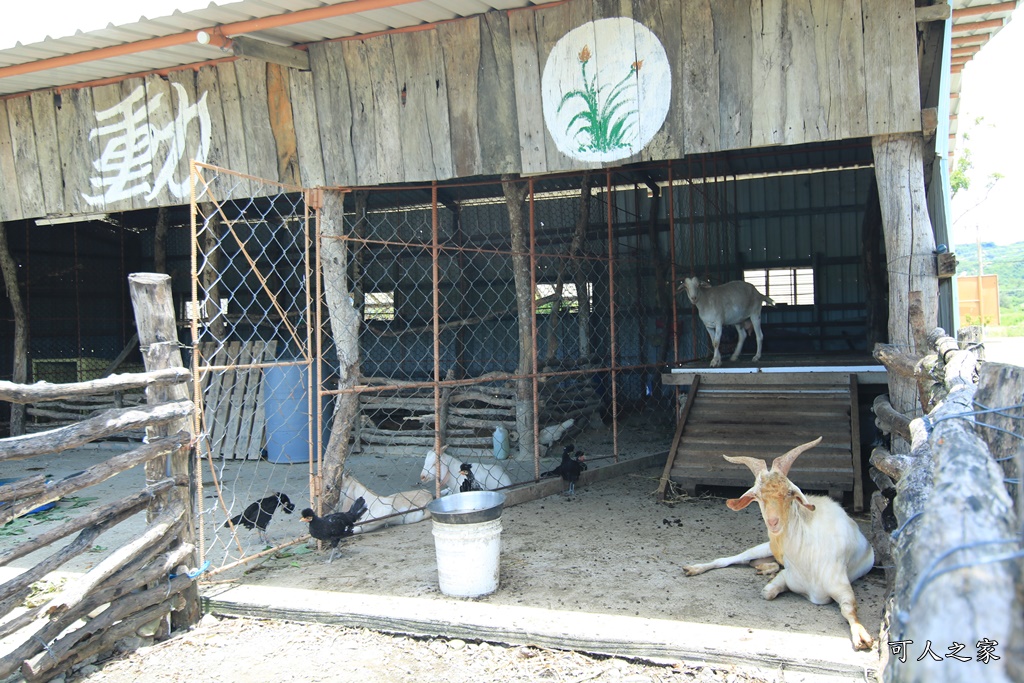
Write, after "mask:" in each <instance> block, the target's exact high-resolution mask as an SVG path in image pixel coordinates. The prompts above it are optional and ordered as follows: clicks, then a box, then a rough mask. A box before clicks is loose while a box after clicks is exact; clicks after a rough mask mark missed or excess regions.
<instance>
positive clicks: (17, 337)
mask: <svg viewBox="0 0 1024 683" xmlns="http://www.w3.org/2000/svg"><path fill="white" fill-rule="evenodd" d="M0 272H2V273H3V279H4V284H5V285H6V288H7V300H8V301H10V303H11V311H12V312H13V313H14V359H13V364H14V366H13V369H14V372H13V376H12V377H11V381H13V382H14V383H16V384H24V383H25V382H27V381H28V312H27V311H26V310H25V303H24V302H23V301H22V299H21V288H20V286H19V285H18V266H17V264H16V263H15V262H14V256H13V255H12V254H11V248H10V245H9V244H8V242H7V227H6V225H5V224H4V223H3V222H0ZM24 433H25V406H24V405H22V404H20V403H13V404H11V436H21V435H22V434H24Z"/></svg>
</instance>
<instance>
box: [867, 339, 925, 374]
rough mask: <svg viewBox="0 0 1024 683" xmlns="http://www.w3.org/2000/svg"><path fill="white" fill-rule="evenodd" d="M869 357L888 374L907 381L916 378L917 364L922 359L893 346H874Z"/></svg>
mask: <svg viewBox="0 0 1024 683" xmlns="http://www.w3.org/2000/svg"><path fill="white" fill-rule="evenodd" d="M871 355H872V356H873V357H874V358H875V360H877V361H878V362H879V363H881V364H882V365H884V366H885V369H886V370H888V371H889V372H892V373H895V374H897V375H899V376H900V377H906V378H908V379H914V378H915V377H916V375H917V364H918V362H919V361H920V360H921V358H922V356H916V355H912V354H909V353H904V352H903V351H901V350H900V348H899V347H898V346H896V345H894V344H875V348H874V350H873V351H872V352H871Z"/></svg>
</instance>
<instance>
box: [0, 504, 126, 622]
mask: <svg viewBox="0 0 1024 683" xmlns="http://www.w3.org/2000/svg"><path fill="white" fill-rule="evenodd" d="M136 512H138V510H132V509H128V510H122V511H120V512H119V513H118V514H116V515H114V516H112V517H107V518H106V519H103V520H101V521H99V522H97V523H96V524H94V525H92V526H90V527H87V528H86V529H84V530H83V531H82V533H80V534H79V535H78V537H77V538H75V540H74V541H72V542H71V543H69V544H67V545H66V546H64V547H63V548H61V549H60V550H59V551H57V552H55V553H53V554H52V555H50V556H49V557H47V558H46V559H45V560H43V561H41V562H39V563H38V564H36V565H35V566H34V567H32V568H31V569H29V570H27V571H24V572H22V573H21V574H18V575H17V576H15V577H14V578H12V579H11V580H9V581H7V582H6V583H4V584H3V585H0V613H3V614H6V613H7V612H9V611H10V610H11V609H12V608H13V607H14V606H15V605H16V604H17V602H20V600H18V601H15V604H10V603H11V602H12V601H11V596H12V595H14V594H15V593H19V592H20V591H22V590H23V589H26V588H28V587H29V586H30V585H31V584H33V583H35V582H36V581H38V580H39V579H41V578H43V577H44V576H46V575H47V574H49V573H50V572H52V571H54V570H55V569H57V568H58V567H62V566H63V565H64V563H65V562H67V561H68V560H70V559H71V558H73V557H77V556H78V555H81V554H82V553H84V552H85V551H86V550H88V549H89V548H91V547H92V546H93V543H94V542H95V541H96V538H97V537H98V536H99V535H100V534H101V533H103V532H104V531H106V530H107V529H109V528H111V527H113V526H115V525H117V524H120V523H121V522H123V521H124V520H126V519H128V518H129V517H131V516H132V515H134V514H135V513H136Z"/></svg>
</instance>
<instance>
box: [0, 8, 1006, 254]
mask: <svg viewBox="0 0 1024 683" xmlns="http://www.w3.org/2000/svg"><path fill="white" fill-rule="evenodd" d="M230 2H231V0H218V1H217V2H215V3H213V4H220V5H225V4H230ZM6 4H7V5H8V6H6V7H5V8H4V20H3V21H2V22H0V49H2V48H6V47H11V46H13V45H14V44H15V42H17V41H21V42H22V43H23V44H29V43H34V42H38V41H40V40H43V39H44V38H45V37H46V36H47V35H49V36H51V37H55V38H56V37H61V36H66V35H72V34H74V32H75V31H76V30H78V29H81V30H83V31H90V30H96V29H100V28H103V27H105V26H106V25H107V23H115V24H120V23H130V22H134V21H137V20H138V19H139V17H140V16H142V15H145V16H147V17H151V18H153V17H161V16H167V15H169V14H171V13H172V12H173V11H174V10H175V9H180V10H182V11H189V10H194V9H199V8H201V7H206V6H207V5H209V4H211V0H28V1H27V2H12V1H11V0H8V2H7V3H6ZM1021 64H1024V10H1022V9H1017V10H1016V11H1015V12H1014V15H1013V21H1011V22H1010V23H1009V24H1008V25H1007V26H1005V27H1004V28H1003V29H1002V30H1001V31H1000V32H999V33H997V34H996V35H995V37H994V38H992V40H990V41H989V42H988V44H987V45H985V46H984V47H983V48H982V50H981V52H980V53H979V54H978V55H977V56H976V57H975V58H974V59H973V60H971V61H970V62H969V63H968V64H967V66H966V67H965V68H964V71H963V80H962V85H961V92H960V112H959V114H960V115H959V121H958V130H957V135H958V136H959V137H958V139H957V143H956V150H957V152H958V153H960V152H962V151H963V150H965V149H969V150H970V151H971V161H972V162H973V164H974V167H973V169H972V170H971V172H970V173H969V177H970V179H971V188H970V189H969V190H967V191H961V192H959V193H957V196H956V197H954V198H953V201H952V211H953V214H952V215H953V243H954V244H964V243H969V242H974V241H975V239H977V238H978V237H979V236H980V238H981V241H983V242H996V243H997V244H1011V243H1013V242H1019V241H1024V218H1022V212H1021V210H1020V206H1019V202H1020V198H1021V197H1024V125H1021V122H1020V120H1019V117H1020V113H1021V112H1022V111H1024V88H1021V87H1019V86H1017V84H1016V81H1017V78H1018V76H1017V74H1019V66H1020V65H1021ZM965 135H966V136H968V137H967V139H965V138H964V136H965ZM993 174H1000V175H1001V176H1002V177H1001V178H1000V179H999V180H998V181H997V182H996V183H995V185H994V186H993V187H992V188H991V190H988V189H987V187H986V186H987V185H988V183H989V179H990V178H991V177H992V175H993Z"/></svg>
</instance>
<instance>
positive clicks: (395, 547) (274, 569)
mask: <svg viewBox="0 0 1024 683" xmlns="http://www.w3.org/2000/svg"><path fill="white" fill-rule="evenodd" d="M598 431H599V430H598ZM606 437H607V435H605V434H600V433H597V434H594V435H591V438H592V439H594V440H595V442H599V441H600V440H601V439H604V438H606ZM670 438H671V433H670V431H668V434H667V435H666V426H665V425H656V424H653V423H648V422H643V421H638V422H634V423H632V424H630V425H628V426H625V427H624V428H623V429H622V430H620V443H621V444H622V447H621V449H622V452H623V455H624V456H625V457H627V458H628V457H629V456H630V455H633V456H634V457H635V456H636V455H640V454H650V453H653V452H657V451H658V450H664V449H666V448H667V446H668V440H669V439H670ZM798 441H799V439H796V440H795V442H798ZM589 449H590V450H589V452H590V453H595V454H599V453H600V452H601V451H600V447H598V446H589ZM774 455H777V454H765V457H766V458H770V457H773V456H774ZM99 457H101V455H100V454H99V453H91V454H90V453H84V454H83V453H81V452H76V453H73V454H71V453H69V454H65V456H64V457H62V458H55V459H53V461H52V462H48V463H44V464H41V463H35V466H44V467H46V468H48V469H47V471H48V472H49V471H50V470H53V473H54V475H55V476H62V472H61V471H62V470H64V469H71V470H72V471H75V469H74V468H77V469H82V465H83V464H88V461H89V460H94V459H97V458H99ZM595 465H596V463H595ZM246 467H262V468H264V469H263V470H260V471H261V472H267V470H266V469H265V468H266V463H265V462H264V463H257V464H251V465H246V464H244V463H241V464H235V463H232V464H231V468H234V469H235V470H236V471H235V472H232V473H231V474H230V476H231V477H234V478H235V481H239V482H241V481H250V480H253V479H255V478H254V477H249V475H245V476H243V475H242V474H241V473H242V471H243V470H244V469H245V468H246ZM290 467H292V468H294V469H293V470H292V472H291V473H290V474H288V475H287V477H288V481H290V482H292V483H293V484H294V485H295V486H297V487H298V486H301V485H302V484H303V483H304V480H305V476H306V475H304V473H303V471H304V470H305V469H306V466H304V465H293V466H290ZM275 471H276V472H278V473H277V474H276V475H275V476H283V475H280V473H279V471H278V470H275ZM416 473H418V470H417V472H416ZM660 474H661V467H660V466H659V467H655V468H648V469H645V470H642V471H639V472H635V473H632V474H627V475H624V476H620V477H616V478H613V479H608V480H605V481H600V482H597V483H594V484H591V485H588V486H583V487H578V489H577V493H576V494H575V495H574V496H571V497H570V496H566V495H555V496H550V497H547V498H542V499H538V500H533V501H530V502H527V503H522V504H519V505H514V506H506V507H505V509H504V511H503V513H502V516H501V523H502V528H503V530H502V533H501V555H500V585H499V588H498V590H497V591H496V592H495V593H493V594H491V595H488V596H484V597H481V598H477V599H475V600H471V601H468V602H480V603H483V604H486V605H494V606H505V605H507V606H522V607H531V608H542V609H548V610H558V611H570V612H574V613H579V614H581V615H584V616H589V615H594V617H595V618H600V615H623V616H630V617H640V618H644V619H653V620H668V621H672V622H690V623H696V624H719V625H728V626H736V627H745V628H751V629H764V630H767V631H772V632H777V633H778V634H781V635H782V636H785V635H786V634H794V636H802V637H807V636H815V637H822V638H826V639H830V640H832V641H834V640H835V639H837V638H841V639H848V634H849V631H848V627H847V625H846V622H845V620H844V619H843V618H842V616H841V615H840V613H839V609H838V606H836V605H835V604H834V603H833V604H830V605H825V606H816V605H813V604H811V603H810V602H809V601H807V600H806V599H804V598H803V597H801V596H797V595H793V594H784V595H782V596H780V597H779V598H778V599H776V600H774V601H771V602H768V601H765V600H763V599H761V597H760V591H761V588H762V587H763V585H764V584H765V583H766V582H767V580H768V579H767V578H766V577H762V576H757V575H756V574H755V572H754V570H753V569H751V568H749V567H746V566H743V567H732V568H727V569H721V570H716V571H712V572H709V573H707V574H704V575H701V576H698V577H693V578H686V577H684V576H683V573H682V571H681V567H682V566H683V565H685V564H688V563H691V562H695V561H706V560H709V559H712V558H714V557H718V556H722V555H726V554H733V553H736V552H739V551H741V550H744V549H746V548H748V547H750V546H752V545H755V544H757V543H760V542H762V541H763V540H764V537H765V531H764V523H763V522H762V520H761V518H760V515H759V513H758V511H757V509H756V507H755V506H751V507H749V508H747V509H746V510H743V511H741V512H732V511H730V510H729V509H727V508H726V506H725V503H724V496H726V495H734V494H735V493H736V492H735V491H724V490H714V491H709V492H704V493H703V494H702V495H699V496H698V497H695V498H688V497H679V498H675V499H674V500H672V501H671V502H669V503H667V504H666V503H659V502H658V501H657V500H656V496H655V492H656V489H657V485H658V479H659V477H660ZM13 476H17V474H15V475H13ZM412 476H415V473H414V475H412ZM133 477H134V478H138V479H139V481H135V479H134V478H133ZM246 477H248V478H246ZM267 481H268V482H269V481H270V480H267ZM140 482H141V475H137V474H136V473H126V474H124V475H119V476H118V477H115V479H113V480H111V482H110V483H109V484H107V485H104V487H95V489H96V490H95V491H93V490H90V495H96V496H99V497H100V500H99V501H96V502H97V503H98V502H101V501H102V499H103V498H104V497H106V496H117V495H119V493H118V491H119V488H120V487H123V486H125V485H130V486H135V485H137V484H140ZM115 484H116V485H115ZM307 485H308V484H307ZM264 486H273V484H270V483H265V484H264ZM120 490H123V488H121V489H120ZM271 490H274V489H273V488H271ZM207 493H209V492H207ZM250 495H251V494H250V493H249V492H248V491H245V492H242V493H239V494H238V497H239V499H245V498H248V497H250ZM297 498H298V500H302V499H301V496H297ZM79 504H82V502H81V501H79ZM85 504H92V503H88V502H87V503H85ZM63 507H67V504H66V503H64V502H62V503H61V505H59V506H58V508H57V512H61V510H62V508H63ZM300 507H301V505H300ZM298 518H299V515H298V514H297V513H296V514H292V515H282V514H278V515H276V516H275V518H274V521H273V523H272V525H271V527H270V530H271V532H272V534H273V536H274V537H275V538H276V539H278V540H283V539H287V538H295V537H298V536H299V535H301V534H304V533H305V532H306V528H305V525H304V524H303V523H302V522H301V521H300V520H299V519H298ZM221 519H222V518H221ZM136 522H138V524H140V525H141V521H139V520H129V522H126V523H124V524H122V525H119V526H118V527H116V528H115V530H114V531H113V532H108V534H104V535H103V536H101V537H100V539H99V541H98V547H99V548H102V549H103V550H98V551H97V552H96V553H85V554H84V555H82V556H80V557H79V558H76V561H75V562H74V563H73V564H72V565H70V566H68V567H67V570H68V571H70V572H76V571H77V572H80V571H84V570H87V569H88V568H89V566H91V565H92V564H94V563H95V562H97V561H98V560H99V559H101V558H102V557H103V556H104V555H105V552H104V550H105V549H107V548H114V547H117V544H118V542H119V540H120V538H119V536H118V534H129V533H137V531H138V529H134V530H133V528H132V525H133V524H135V523H136ZM858 522H859V523H860V524H861V526H862V528H863V529H864V530H865V531H867V519H866V517H864V516H860V517H858ZM43 528H45V525H40V528H39V529H29V530H28V531H27V533H30V534H33V535H34V534H35V533H37V532H38V531H40V530H42V529H43ZM210 528H211V529H212V528H213V524H211V525H210ZM431 529H432V524H431V522H429V521H426V522H421V523H418V524H413V525H408V526H399V527H392V528H389V529H383V530H378V531H374V532H370V533H368V534H362V535H357V536H354V537H352V538H350V539H347V540H346V542H345V543H344V545H343V546H342V547H341V548H340V549H339V552H338V555H337V557H336V559H335V560H334V562H333V563H332V564H326V562H325V559H326V556H325V555H323V554H321V553H320V552H318V551H317V550H316V549H315V548H310V547H309V546H308V545H307V544H305V543H300V544H297V545H292V546H290V547H288V548H285V549H284V550H281V551H279V552H276V553H273V554H270V555H267V556H266V557H264V558H262V559H260V560H257V561H255V562H251V563H248V564H245V565H242V566H239V567H238V568H236V569H232V570H228V571H226V572H221V573H218V574H216V575H215V576H213V577H208V580H207V581H206V582H205V583H203V584H202V592H203V593H204V595H205V596H206V597H208V598H210V599H213V600H220V601H230V600H231V595H232V594H231V591H232V590H233V589H234V588H235V587H236V586H243V587H248V586H256V587H260V588H262V589H267V590H271V589H275V588H278V587H280V588H294V589H308V590H310V591H313V590H315V591H330V592H331V593H332V594H342V595H343V594H361V595H362V594H365V595H379V596H400V597H408V598H416V599H424V600H437V601H438V605H439V606H442V605H443V601H445V600H449V601H450V600H452V599H451V598H448V597H447V596H444V595H443V594H442V593H441V592H440V589H439V586H438V582H437V569H436V566H437V565H436V555H435V547H434V541H433V536H432V532H431ZM208 533H213V531H210V532H208ZM216 534H217V538H215V539H213V540H212V541H211V540H210V539H207V543H208V544H211V545H210V546H208V547H213V548H215V549H216V548H225V549H226V548H228V547H230V546H231V545H232V544H233V541H232V542H227V541H226V540H224V539H222V538H221V537H225V536H227V535H229V530H226V529H217V530H216ZM239 541H240V542H241V543H242V545H243V547H244V549H245V551H246V552H247V553H252V552H255V551H259V550H262V548H263V546H262V544H260V543H259V540H258V538H257V537H256V534H255V533H253V532H248V531H245V530H241V535H240V536H239ZM10 542H17V537H7V538H0V544H6V543H10ZM218 544H220V545H218ZM208 557H212V558H213V559H214V560H215V564H214V566H215V567H216V566H223V565H224V564H225V563H227V561H228V560H230V559H231V558H230V557H229V556H228V555H224V556H218V555H217V553H216V552H214V553H210V554H208ZM36 561H38V558H37V557H33V556H29V557H27V558H23V559H22V560H19V561H18V562H17V563H16V564H17V565H19V566H22V567H26V566H31V565H32V564H34V562H36ZM9 571H12V570H11V569H10V568H0V580H4V579H5V576H4V572H9ZM884 584H885V582H884V576H883V573H882V571H881V570H880V569H876V570H874V571H873V572H871V573H870V574H869V575H868V576H866V577H864V578H862V579H861V580H859V581H858V582H857V583H856V584H855V585H854V589H855V591H856V595H857V599H858V601H859V603H860V615H861V619H862V621H863V622H864V625H865V626H866V628H867V629H868V631H869V632H870V633H872V634H877V633H878V631H879V625H880V619H881V615H882V610H883V602H884V599H885V595H884V590H885V585H884ZM876 650H877V646H876ZM369 653H377V654H372V655H371V654H369ZM857 656H858V657H861V659H860V660H858V666H859V665H860V664H861V663H862V664H863V668H864V669H865V670H869V669H872V668H874V667H875V666H876V664H877V651H872V652H870V653H859V654H858V655H857ZM90 672H91V673H90ZM85 673H86V674H89V675H88V676H87V678H86V680H89V681H94V680H95V681H128V680H129V679H131V680H146V681H150V680H152V681H160V680H168V681H169V680H186V678H190V677H202V678H209V679H214V680H224V681H235V680H237V681H259V680H268V681H269V680H274V681H278V680H294V681H314V680H338V681H347V680H357V679H358V680H360V681H444V682H445V683H458V682H459V681H470V680H473V681H479V680H509V681H516V680H552V681H585V680H597V681H606V680H607V681H611V680H617V681H638V682H639V681H659V680H687V681H690V680H697V681H701V680H708V681H712V680H713V681H728V680H733V681H757V680H770V681H775V680H780V681H781V680H787V681H794V680H808V679H801V678H795V677H794V675H793V674H792V672H790V674H789V675H788V676H786V675H783V674H780V673H779V672H778V671H774V672H773V671H760V672H754V673H749V672H745V671H736V670H730V669H727V668H721V667H719V668H715V667H706V666H702V665H701V663H699V662H676V665H675V666H670V665H669V666H663V665H660V664H659V665H654V664H650V663H637V662H629V661H625V660H615V659H607V658H603V657H599V656H585V655H582V654H578V653H572V652H563V651H559V650H551V651H549V650H543V649H533V648H525V647H518V646H513V647H504V646H501V645H488V644H484V643H478V642H475V641H474V639H473V638H469V637H465V638H463V639H461V640H459V639H455V640H449V639H447V638H433V639H425V640H417V639H412V638H406V637H400V636H387V635H383V634H379V633H373V632H370V631H366V630H361V629H352V628H342V627H334V626H327V625H323V624H301V625H299V624H293V623H288V622H276V623H265V622H252V621H249V620H234V619H230V620H225V621H223V622H219V623H215V624H210V623H207V624H205V625H204V626H202V627H200V628H197V629H196V630H194V631H192V632H190V633H188V634H184V635H181V636H180V637H176V638H172V639H171V640H170V641H167V642H165V643H161V644H158V645H156V646H154V647H151V648H146V649H144V650H143V651H142V652H140V653H137V654H135V655H132V656H131V657H129V658H128V659H126V660H121V661H117V662H112V663H109V664H107V665H106V666H104V667H103V668H102V669H101V670H99V671H92V670H91V669H87V670H86V672H85ZM346 676H352V677H351V678H346ZM81 678H82V676H79V679H81ZM76 680H78V679H76Z"/></svg>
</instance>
